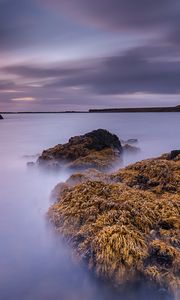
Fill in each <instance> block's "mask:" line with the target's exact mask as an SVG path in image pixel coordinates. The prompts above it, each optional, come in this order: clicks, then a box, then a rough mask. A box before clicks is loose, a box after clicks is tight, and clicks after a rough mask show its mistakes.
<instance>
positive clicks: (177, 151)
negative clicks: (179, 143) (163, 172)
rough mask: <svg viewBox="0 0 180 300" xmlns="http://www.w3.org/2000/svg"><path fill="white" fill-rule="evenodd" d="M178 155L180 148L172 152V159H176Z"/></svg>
mask: <svg viewBox="0 0 180 300" xmlns="http://www.w3.org/2000/svg"><path fill="white" fill-rule="evenodd" d="M178 155H180V150H173V151H171V153H170V159H175V158H176V157H177V156H178Z"/></svg>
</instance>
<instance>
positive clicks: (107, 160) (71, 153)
mask: <svg viewBox="0 0 180 300" xmlns="http://www.w3.org/2000/svg"><path fill="white" fill-rule="evenodd" d="M121 152H122V146H121V143H120V140H119V138H118V137H117V136H116V135H114V134H111V133H110V132H109V131H107V130H104V129H98V130H94V131H92V132H89V133H87V134H85V135H81V136H75V137H72V138H70V140H69V142H68V143H66V144H64V145H61V144H60V145H57V146H55V147H53V148H50V149H48V150H45V151H43V153H42V155H41V156H40V157H39V159H38V164H39V165H40V166H46V167H52V168H54V167H56V168H59V167H61V166H63V165H64V166H65V167H68V168H72V169H89V168H96V169H98V170H105V169H107V168H110V167H113V165H114V164H115V163H116V162H117V161H118V160H119V159H120V154H121Z"/></svg>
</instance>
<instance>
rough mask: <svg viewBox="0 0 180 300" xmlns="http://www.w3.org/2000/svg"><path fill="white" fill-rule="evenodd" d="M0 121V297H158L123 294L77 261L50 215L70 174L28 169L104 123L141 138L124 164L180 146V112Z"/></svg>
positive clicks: (38, 299) (122, 134) (27, 117)
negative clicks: (54, 195)
mask: <svg viewBox="0 0 180 300" xmlns="http://www.w3.org/2000/svg"><path fill="white" fill-rule="evenodd" d="M4 118H5V119H4V120H2V121H0V300H11V299H13V300H16V299H18V300H51V299H56V300H59V299H61V300H79V299H82V300H99V299H100V300H110V299H112V300H113V299H116V300H117V299H122V300H126V299H127V300H129V299H131V300H134V299H138V300H139V299H146V300H147V299H149V300H153V299H155V298H154V296H153V295H152V294H149V295H147V293H146V291H144V290H143V289H140V291H139V292H138V296H136V295H135V294H133V292H132V291H129V293H128V294H126V295H124V296H123V297H122V296H120V295H119V294H118V293H117V292H116V293H115V292H113V291H111V290H110V289H108V288H107V287H104V286H103V285H102V284H100V283H98V282H97V281H96V280H94V279H93V278H92V277H91V276H90V274H89V273H88V272H87V271H86V270H85V269H84V268H82V267H80V266H79V265H78V264H76V263H75V262H73V261H72V259H71V251H70V249H68V248H67V246H65V245H64V244H63V243H62V242H61V241H60V240H59V239H58V238H57V237H56V236H55V235H54V233H53V230H51V229H50V228H49V226H48V224H47V222H46V218H45V214H46V212H47V210H48V207H49V206H50V200H49V194H50V192H51V190H52V189H53V187H54V186H55V185H56V184H57V183H58V182H59V181H63V180H66V178H67V177H68V174H67V173H63V174H62V173H59V174H57V173H56V174H53V173H48V172H46V173H43V172H42V171H39V170H37V169H28V168H27V167H26V162H27V161H32V160H35V158H34V157H33V158H31V157H30V158H28V157H26V156H27V155H30V156H31V155H36V154H38V153H41V151H42V150H43V149H46V148H48V147H51V146H54V145H55V144H58V143H64V142H66V141H67V140H68V139H69V138H70V137H71V136H74V135H79V134H84V133H86V132H88V131H90V130H93V129H97V128H105V129H108V130H110V131H111V132H113V133H116V134H117V135H118V136H119V137H120V138H122V139H129V138H137V139H138V141H139V142H138V144H137V146H138V147H140V149H141V151H140V152H139V153H138V154H136V155H135V154H133V155H128V156H125V157H124V165H127V164H129V163H131V162H134V161H137V160H141V159H144V158H148V157H153V156H158V155H160V154H161V153H165V152H168V151H170V150H172V149H180V140H179V136H180V115H179V113H161V114H159V113H154V114H152V113H146V114H138V113H137V114H118V113H117V114H98V113H97V114H40V115H38V114H34V115H33V114H30V115H4Z"/></svg>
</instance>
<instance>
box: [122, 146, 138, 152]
mask: <svg viewBox="0 0 180 300" xmlns="http://www.w3.org/2000/svg"><path fill="white" fill-rule="evenodd" d="M123 151H125V152H126V153H138V152H140V148H138V147H135V146H131V145H129V144H125V145H124V146H123Z"/></svg>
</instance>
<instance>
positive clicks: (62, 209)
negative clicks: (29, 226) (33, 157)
mask: <svg viewBox="0 0 180 300" xmlns="http://www.w3.org/2000/svg"><path fill="white" fill-rule="evenodd" d="M179 179H180V169H179V161H178V160H172V161H170V160H168V159H162V158H158V159H151V160H146V161H142V162H139V163H136V164H133V165H131V166H129V167H127V168H125V169H123V170H119V171H118V172H116V173H114V174H103V173H100V172H97V171H93V170H89V171H87V172H85V173H82V174H81V173H79V174H74V175H72V176H71V177H70V178H69V179H68V180H67V182H65V183H63V184H60V185H58V186H57V187H56V188H55V191H56V195H55V196H56V199H57V201H56V202H55V203H54V204H53V205H52V207H51V208H50V209H49V212H48V217H49V219H50V220H51V222H52V223H53V224H54V225H55V228H56V229H57V231H58V232H59V233H60V234H61V235H62V236H63V237H64V238H65V239H66V240H67V241H68V242H69V243H70V244H71V245H72V247H73V248H74V250H75V252H76V254H77V255H78V256H79V258H80V259H81V260H82V261H85V262H86V263H87V265H88V267H89V269H90V270H92V271H93V272H95V274H96V275H97V276H99V277H101V278H103V279H107V280H108V281H110V282H112V284H114V285H116V286H119V285H124V284H126V283H128V282H135V281H137V280H138V279H139V280H140V279H142V278H144V279H146V280H149V281H150V282H153V283H154V284H155V285H156V286H158V287H160V288H162V289H165V290H168V291H169V292H170V293H172V294H173V295H175V296H176V299H179V298H178V297H179V296H180V294H179V288H180V278H179V274H180V218H179V216H180V189H179ZM155 183H156V184H155ZM166 185H167V187H166ZM172 186H173V188H170V187H172Z"/></svg>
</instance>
